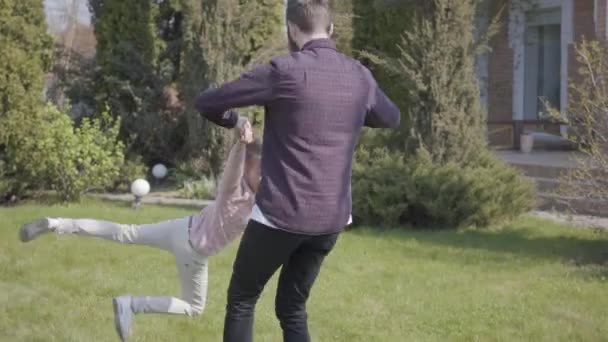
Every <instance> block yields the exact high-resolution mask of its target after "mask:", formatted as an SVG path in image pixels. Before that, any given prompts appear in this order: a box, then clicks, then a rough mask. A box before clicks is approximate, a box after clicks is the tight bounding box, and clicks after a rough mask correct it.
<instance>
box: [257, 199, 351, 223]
mask: <svg viewBox="0 0 608 342" xmlns="http://www.w3.org/2000/svg"><path fill="white" fill-rule="evenodd" d="M251 219H252V220H254V221H256V222H258V223H261V224H263V225H265V226H267V227H270V228H274V229H279V228H278V227H277V226H275V225H274V224H272V223H270V221H268V219H267V218H266V216H264V214H263V213H262V210H260V207H258V205H257V204H256V205H254V206H253V210H252V211H251ZM351 223H353V215H349V216H348V222H346V225H347V226H349V225H350V224H351Z"/></svg>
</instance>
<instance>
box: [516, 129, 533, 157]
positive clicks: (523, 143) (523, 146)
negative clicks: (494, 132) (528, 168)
mask: <svg viewBox="0 0 608 342" xmlns="http://www.w3.org/2000/svg"><path fill="white" fill-rule="evenodd" d="M519 146H520V150H521V152H522V153H530V152H532V148H534V136H533V135H532V133H530V132H524V133H522V134H521V136H520V137H519Z"/></svg>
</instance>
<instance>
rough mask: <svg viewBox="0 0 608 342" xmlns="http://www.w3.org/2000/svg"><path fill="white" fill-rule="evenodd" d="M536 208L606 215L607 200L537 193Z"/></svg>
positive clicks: (607, 210) (607, 208)
mask: <svg viewBox="0 0 608 342" xmlns="http://www.w3.org/2000/svg"><path fill="white" fill-rule="evenodd" d="M537 196H538V202H537V209H540V210H555V211H559V212H574V213H576V214H579V215H591V216H599V217H608V201H601V200H593V199H589V198H582V197H565V196H558V195H556V194H552V193H544V192H539V193H538V194H537Z"/></svg>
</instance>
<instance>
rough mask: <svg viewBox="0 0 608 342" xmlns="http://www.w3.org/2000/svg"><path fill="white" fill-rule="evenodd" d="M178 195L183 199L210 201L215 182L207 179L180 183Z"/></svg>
mask: <svg viewBox="0 0 608 342" xmlns="http://www.w3.org/2000/svg"><path fill="white" fill-rule="evenodd" d="M180 184H181V185H180V189H179V192H180V195H181V196H182V197H184V198H196V199H211V198H213V197H215V189H216V185H215V181H214V180H213V179H212V178H209V177H202V178H200V179H189V180H185V181H183V182H182V183H180Z"/></svg>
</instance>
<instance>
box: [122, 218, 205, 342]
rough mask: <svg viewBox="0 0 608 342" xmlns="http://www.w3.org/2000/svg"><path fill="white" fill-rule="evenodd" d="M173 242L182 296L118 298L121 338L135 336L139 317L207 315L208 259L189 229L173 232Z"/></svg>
mask: <svg viewBox="0 0 608 342" xmlns="http://www.w3.org/2000/svg"><path fill="white" fill-rule="evenodd" d="M167 241H168V242H169V246H170V247H169V248H170V251H171V252H172V253H173V254H174V255H175V264H176V266H177V270H178V273H179V277H180V283H181V289H182V295H181V298H176V297H142V296H123V297H117V298H114V314H115V317H114V319H115V324H116V330H117V332H118V334H119V335H120V336H121V337H123V338H126V337H127V336H129V335H130V334H131V321H132V320H133V316H134V315H135V314H138V313H161V314H176V315H187V316H197V315H199V314H200V313H202V312H203V310H204V308H205V302H206V298H207V257H205V256H202V255H200V254H198V253H197V252H196V251H194V250H193V249H192V247H191V246H190V241H189V238H188V226H187V224H186V225H185V226H179V227H177V226H176V227H175V229H173V231H172V234H171V236H170V238H168V239H167Z"/></svg>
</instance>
